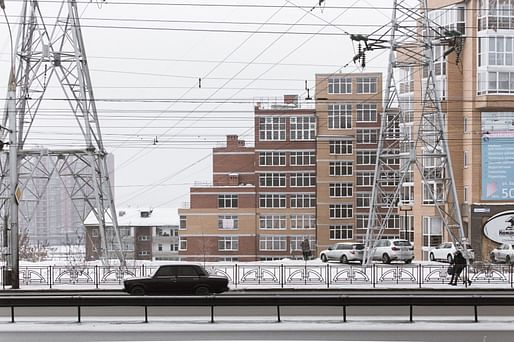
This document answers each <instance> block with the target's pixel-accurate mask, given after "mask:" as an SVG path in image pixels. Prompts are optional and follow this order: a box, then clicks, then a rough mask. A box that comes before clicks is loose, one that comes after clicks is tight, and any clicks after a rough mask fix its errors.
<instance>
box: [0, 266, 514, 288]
mask: <svg viewBox="0 0 514 342" xmlns="http://www.w3.org/2000/svg"><path fill="white" fill-rule="evenodd" d="M204 266H205V268H206V269H207V270H208V271H209V272H210V273H212V274H217V275H223V276H226V277H227V278H228V279H229V286H230V287H231V288H232V289H236V288H301V287H310V288H344V287H358V288H380V287H382V288H384V287H387V288H389V287H410V288H430V287H438V286H441V285H446V283H448V281H449V279H450V276H449V275H448V274H447V269H448V265H444V264H418V265H414V264H393V265H384V264H373V265H371V266H362V265H357V264H356V265H347V264H336V263H327V264H311V263H305V264H301V263H299V264H265V265H264V264H246V263H244V264H224V263H206V264H204ZM158 267H159V265H141V266H128V267H118V266H22V267H20V287H21V288H58V287H61V286H66V287H68V288H70V285H73V286H74V287H76V288H78V287H84V288H96V289H99V288H105V289H108V288H121V286H122V284H123V280H124V279H128V278H134V277H147V276H150V275H151V274H152V273H153V272H154V271H155V270H156V269H157V268H158ZM1 271H2V272H1V274H0V275H1V277H0V278H1V279H0V281H1V284H2V287H3V288H4V289H5V288H9V286H8V285H7V284H8V282H6V281H5V280H6V275H7V272H6V269H5V267H1ZM513 271H514V270H513V265H500V264H484V263H479V264H475V265H472V266H469V267H467V268H466V269H465V270H464V271H463V273H462V276H464V277H466V278H468V279H470V280H471V281H472V284H473V286H474V287H475V286H478V287H480V286H487V287H496V288H514V279H513ZM460 282H461V283H463V282H462V280H460ZM461 286H467V285H461Z"/></svg>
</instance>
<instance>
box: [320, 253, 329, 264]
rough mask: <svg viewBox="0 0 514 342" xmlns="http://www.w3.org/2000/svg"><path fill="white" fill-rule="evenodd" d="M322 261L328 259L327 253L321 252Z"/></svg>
mask: <svg viewBox="0 0 514 342" xmlns="http://www.w3.org/2000/svg"><path fill="white" fill-rule="evenodd" d="M321 261H323V262H327V261H328V259H327V256H326V255H325V254H321Z"/></svg>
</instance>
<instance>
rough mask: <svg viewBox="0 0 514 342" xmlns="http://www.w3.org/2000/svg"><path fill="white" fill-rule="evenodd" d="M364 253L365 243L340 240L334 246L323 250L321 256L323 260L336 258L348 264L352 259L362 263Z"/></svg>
mask: <svg viewBox="0 0 514 342" xmlns="http://www.w3.org/2000/svg"><path fill="white" fill-rule="evenodd" d="M363 255H364V245H363V244H362V243H355V242H338V243H336V244H334V245H333V246H332V247H329V248H328V249H325V250H323V251H321V253H320V254H319V257H320V259H321V261H323V262H327V261H329V260H336V261H339V262H342V263H343V264H346V263H348V262H350V261H358V262H360V263H362V257H363Z"/></svg>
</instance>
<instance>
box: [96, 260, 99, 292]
mask: <svg viewBox="0 0 514 342" xmlns="http://www.w3.org/2000/svg"><path fill="white" fill-rule="evenodd" d="M99 283H100V271H99V270H98V265H95V286H96V288H97V289H98V285H99Z"/></svg>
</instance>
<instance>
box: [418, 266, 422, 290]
mask: <svg viewBox="0 0 514 342" xmlns="http://www.w3.org/2000/svg"><path fill="white" fill-rule="evenodd" d="M418 283H419V288H421V287H422V283H423V265H421V264H419V265H418Z"/></svg>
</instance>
